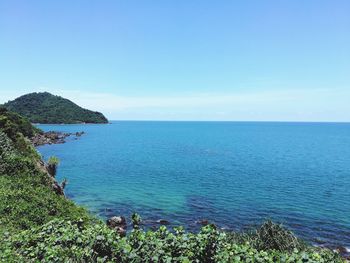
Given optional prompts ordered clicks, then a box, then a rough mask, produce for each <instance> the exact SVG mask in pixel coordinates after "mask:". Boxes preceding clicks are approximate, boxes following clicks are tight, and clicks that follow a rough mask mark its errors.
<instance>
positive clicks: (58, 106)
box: [4, 92, 108, 123]
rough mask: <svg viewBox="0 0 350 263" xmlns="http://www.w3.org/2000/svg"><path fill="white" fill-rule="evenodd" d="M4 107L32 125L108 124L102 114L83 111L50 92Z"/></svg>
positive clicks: (18, 99)
mask: <svg viewBox="0 0 350 263" xmlns="http://www.w3.org/2000/svg"><path fill="white" fill-rule="evenodd" d="M4 106H5V107H6V108H7V109H9V110H11V111H14V112H17V113H18V114H20V115H22V116H24V117H26V118H28V119H29V120H30V121H31V122H32V123H107V122H108V120H107V119H106V117H105V116H103V114H102V113H100V112H94V111H90V110H87V109H83V108H81V107H79V106H78V105H76V104H75V103H73V102H72V101H70V100H67V99H64V98H62V97H59V96H54V95H52V94H50V93H48V92H42V93H30V94H27V95H24V96H21V97H19V98H17V99H15V100H13V101H9V102H7V103H6V104H4Z"/></svg>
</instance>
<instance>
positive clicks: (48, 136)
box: [31, 131, 85, 147]
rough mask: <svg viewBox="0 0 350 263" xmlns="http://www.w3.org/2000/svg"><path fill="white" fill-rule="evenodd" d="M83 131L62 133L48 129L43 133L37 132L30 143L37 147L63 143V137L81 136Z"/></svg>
mask: <svg viewBox="0 0 350 263" xmlns="http://www.w3.org/2000/svg"><path fill="white" fill-rule="evenodd" d="M83 134H85V132H83V131H82V132H75V133H63V132H55V131H49V132H44V133H38V134H36V135H35V136H33V137H32V138H31V142H32V144H33V145H34V146H35V147H37V146H40V145H45V144H62V143H65V142H66V141H65V139H66V138H67V137H69V136H76V138H77V137H81V136H82V135H83Z"/></svg>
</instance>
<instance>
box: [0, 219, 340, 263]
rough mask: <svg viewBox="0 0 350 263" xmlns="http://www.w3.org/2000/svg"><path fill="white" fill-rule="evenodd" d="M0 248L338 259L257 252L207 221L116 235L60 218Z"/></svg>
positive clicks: (91, 258)
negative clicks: (194, 229)
mask: <svg viewBox="0 0 350 263" xmlns="http://www.w3.org/2000/svg"><path fill="white" fill-rule="evenodd" d="M1 249H2V251H1ZM0 252H2V257H3V259H6V260H13V261H16V260H18V261H23V262H24V261H25V262H31V261H35V260H40V261H41V262H140V263H141V262H342V260H341V258H339V256H338V255H336V254H334V253H332V252H331V251H329V250H326V249H316V248H307V249H303V250H299V249H297V248H294V249H293V250H292V251H291V252H286V251H279V250H276V249H270V250H258V249H256V248H255V247H254V246H252V245H251V244H250V243H249V242H245V243H237V242H235V240H234V239H232V236H231V235H230V233H225V232H221V231H218V230H217V229H216V228H215V226H212V225H208V226H206V227H203V228H202V230H201V231H200V232H199V233H198V234H193V233H186V232H185V231H184V230H183V229H182V228H181V227H179V228H175V229H174V231H169V230H168V229H167V228H166V227H165V226H161V227H160V228H159V229H158V230H157V231H147V232H146V231H143V230H142V229H139V228H134V230H132V231H131V233H130V234H129V235H128V236H126V237H120V236H119V235H118V234H117V233H116V232H115V231H113V230H111V229H109V228H107V227H106V226H105V225H104V224H102V223H100V224H94V225H91V224H88V225H84V224H82V221H75V222H73V221H64V220H53V221H50V222H49V223H47V224H45V225H43V226H40V227H35V228H32V229H30V230H27V231H23V232H21V233H19V234H17V235H6V236H5V237H4V240H3V244H2V246H0ZM0 259H1V256H0Z"/></svg>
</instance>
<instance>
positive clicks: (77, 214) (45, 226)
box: [0, 110, 343, 262]
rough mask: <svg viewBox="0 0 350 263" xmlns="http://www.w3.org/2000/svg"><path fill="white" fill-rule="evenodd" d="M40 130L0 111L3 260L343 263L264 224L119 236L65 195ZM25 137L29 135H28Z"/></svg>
mask: <svg viewBox="0 0 350 263" xmlns="http://www.w3.org/2000/svg"><path fill="white" fill-rule="evenodd" d="M36 132H40V131H38V130H37V129H35V128H34V127H32V126H29V125H28V122H27V121H26V120H25V119H23V118H21V117H20V116H18V115H16V114H13V113H10V112H8V111H6V110H2V111H1V112H0V146H1V147H0V262H342V261H343V260H342V259H341V258H340V257H339V255H338V254H336V253H333V252H332V251H330V250H327V249H319V248H313V247H309V246H306V245H305V244H304V243H303V242H300V240H299V239H297V238H296V237H295V236H294V235H293V233H291V232H290V231H288V230H285V229H284V228H282V227H281V226H279V225H276V224H273V223H272V222H267V223H265V224H264V225H262V226H261V227H260V228H259V229H257V231H254V232H251V233H229V232H223V231H220V230H218V229H216V227H215V226H214V225H207V226H205V227H203V228H202V230H201V231H200V232H199V233H187V232H185V231H184V229H183V228H182V227H179V228H175V229H174V230H173V231H169V230H168V229H167V228H166V227H165V226H161V227H160V228H159V229H158V230H157V231H145V230H143V229H142V225H140V222H142V220H141V218H140V217H139V216H138V215H134V216H133V217H132V220H133V222H132V225H133V230H132V231H131V232H130V233H129V234H128V235H126V236H121V235H119V234H118V233H117V232H116V231H115V230H113V229H110V228H108V226H107V225H106V224H104V223H103V222H102V221H100V220H98V219H96V218H94V217H93V216H91V215H89V214H88V212H87V211H86V210H85V209H83V208H81V207H79V206H76V205H75V204H74V203H73V202H71V201H69V200H68V199H66V198H65V197H64V196H63V195H59V194H57V193H56V192H55V191H53V187H52V182H53V180H54V178H53V177H52V174H55V173H52V172H51V175H50V173H48V169H47V167H48V166H50V165H51V166H54V169H53V170H54V171H55V170H56V168H57V165H58V160H57V159H55V158H52V159H51V160H50V162H49V164H47V165H44V164H43V162H42V160H41V157H40V156H39V154H38V153H37V152H36V150H35V149H34V148H33V146H32V145H31V144H30V141H29V140H28V139H27V138H26V136H30V135H32V134H35V133H36ZM25 135H26V136H25Z"/></svg>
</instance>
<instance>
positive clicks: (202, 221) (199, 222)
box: [196, 219, 209, 226]
mask: <svg viewBox="0 0 350 263" xmlns="http://www.w3.org/2000/svg"><path fill="white" fill-rule="evenodd" d="M196 224H199V225H202V226H206V225H208V224H209V221H208V220H206V219H201V220H197V221H196Z"/></svg>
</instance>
